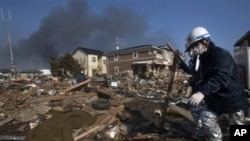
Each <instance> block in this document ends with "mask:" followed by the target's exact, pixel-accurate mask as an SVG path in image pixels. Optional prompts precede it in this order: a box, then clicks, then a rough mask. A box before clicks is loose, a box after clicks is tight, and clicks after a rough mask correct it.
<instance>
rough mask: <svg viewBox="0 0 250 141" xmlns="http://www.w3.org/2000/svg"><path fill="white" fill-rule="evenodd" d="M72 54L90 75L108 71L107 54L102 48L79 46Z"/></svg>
mask: <svg viewBox="0 0 250 141" xmlns="http://www.w3.org/2000/svg"><path fill="white" fill-rule="evenodd" d="M72 56H73V58H74V59H76V60H77V61H78V62H79V64H80V65H81V67H82V69H83V71H84V72H85V74H86V75H87V76H88V77H93V76H94V75H96V74H106V73H107V67H106V56H105V53H104V52H103V51H101V50H96V49H90V48H84V47H78V48H77V49H76V50H75V51H74V52H73V53H72Z"/></svg>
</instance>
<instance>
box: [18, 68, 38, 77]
mask: <svg viewBox="0 0 250 141" xmlns="http://www.w3.org/2000/svg"><path fill="white" fill-rule="evenodd" d="M41 75H42V72H41V71H40V70H35V69H27V70H23V71H20V72H19V73H18V77H19V78H21V79H33V78H35V77H39V76H41Z"/></svg>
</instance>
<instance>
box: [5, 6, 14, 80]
mask: <svg viewBox="0 0 250 141" xmlns="http://www.w3.org/2000/svg"><path fill="white" fill-rule="evenodd" d="M8 13H9V17H8V18H7V19H5V18H4V14H3V9H2V8H1V16H2V22H4V23H5V24H6V28H7V34H8V42H9V51H10V63H11V69H10V70H11V77H12V78H14V79H16V65H15V62H14V56H13V50H12V46H11V36H10V30H9V22H10V21H11V13H10V10H9V11H8Z"/></svg>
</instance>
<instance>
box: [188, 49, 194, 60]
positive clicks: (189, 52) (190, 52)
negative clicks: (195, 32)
mask: <svg viewBox="0 0 250 141" xmlns="http://www.w3.org/2000/svg"><path fill="white" fill-rule="evenodd" d="M188 56H189V57H190V58H194V51H193V50H192V49H191V50H190V51H188Z"/></svg>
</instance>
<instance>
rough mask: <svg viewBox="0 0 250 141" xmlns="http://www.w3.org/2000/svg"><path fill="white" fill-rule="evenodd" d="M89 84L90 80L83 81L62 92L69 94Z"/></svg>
mask: <svg viewBox="0 0 250 141" xmlns="http://www.w3.org/2000/svg"><path fill="white" fill-rule="evenodd" d="M89 82H90V79H88V80H85V81H83V82H81V83H79V84H77V85H74V86H72V87H69V88H67V89H66V90H64V92H69V91H72V90H75V89H77V88H80V87H82V86H83V85H85V84H87V83H89Z"/></svg>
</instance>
